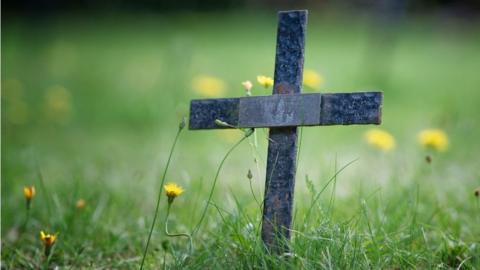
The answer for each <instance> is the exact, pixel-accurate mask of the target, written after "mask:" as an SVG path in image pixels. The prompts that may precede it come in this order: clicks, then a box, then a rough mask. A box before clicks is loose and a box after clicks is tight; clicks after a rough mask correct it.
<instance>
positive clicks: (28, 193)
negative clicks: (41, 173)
mask: <svg viewBox="0 0 480 270" xmlns="http://www.w3.org/2000/svg"><path fill="white" fill-rule="evenodd" d="M23 195H25V198H26V199H27V200H31V199H32V198H33V197H34V196H35V187H34V186H27V187H24V188H23Z"/></svg>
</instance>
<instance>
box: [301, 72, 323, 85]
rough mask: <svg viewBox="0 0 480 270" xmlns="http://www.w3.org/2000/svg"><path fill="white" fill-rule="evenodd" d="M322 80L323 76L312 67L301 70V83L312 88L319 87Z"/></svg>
mask: <svg viewBox="0 0 480 270" xmlns="http://www.w3.org/2000/svg"><path fill="white" fill-rule="evenodd" d="M324 82H325V79H324V78H323V76H322V75H321V74H319V73H317V72H315V71H314V70H312V69H305V71H304V72H303V84H304V85H306V86H308V87H310V88H312V89H319V88H320V87H322V85H323V83H324Z"/></svg>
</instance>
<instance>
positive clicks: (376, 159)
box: [1, 8, 480, 257]
mask: <svg viewBox="0 0 480 270" xmlns="http://www.w3.org/2000/svg"><path fill="white" fill-rule="evenodd" d="M275 12H276V8H263V9H245V10H242V9H241V10H233V9H228V10H220V11H218V10H216V11H215V10H211V11H207V12H198V11H181V10H180V11H178V10H177V11H174V12H168V13H161V12H160V13H154V12H130V13H126V12H118V11H116V12H93V13H82V12H78V13H77V12H65V13H63V12H58V13H55V14H50V13H47V14H46V15H44V16H38V17H37V16H30V15H28V16H27V15H25V14H23V13H15V12H13V13H12V14H8V15H9V16H7V18H6V19H5V20H2V22H3V26H2V72H1V75H2V83H1V87H2V191H1V195H2V221H1V222H2V237H3V238H5V237H7V238H8V235H9V233H11V230H12V228H15V226H18V224H20V223H21V222H22V220H23V214H19V213H22V212H23V207H24V201H23V198H22V187H23V186H24V185H30V184H34V185H36V186H37V190H38V189H40V188H39V185H40V184H39V182H38V181H39V175H38V174H39V172H40V173H41V174H42V176H43V178H44V181H45V186H46V189H44V190H39V192H38V193H39V194H38V198H36V201H35V202H34V204H38V205H39V208H40V209H38V208H37V209H35V210H34V211H38V215H37V217H36V218H35V222H34V225H33V226H34V227H35V228H38V229H41V228H45V227H49V228H56V230H60V231H62V230H66V228H69V227H68V226H67V225H65V224H64V219H62V217H64V216H65V215H67V214H68V211H69V210H68V205H69V204H67V203H66V202H74V201H76V200H77V199H78V198H84V199H86V201H87V206H88V207H90V211H91V214H92V216H90V218H91V220H92V221H95V222H97V221H99V220H100V221H101V222H98V224H96V225H93V228H92V232H91V233H92V235H95V234H96V232H98V231H97V229H96V228H97V227H95V226H100V227H103V226H104V227H108V228H109V229H111V230H112V231H113V234H115V233H119V232H124V231H127V230H128V231H129V233H131V234H133V236H132V237H133V238H134V239H136V241H137V242H136V244H137V246H135V248H134V252H133V251H132V252H133V253H136V252H137V251H138V250H141V247H142V243H143V239H144V237H145V231H146V227H148V226H147V225H148V224H150V223H149V222H150V221H151V214H152V211H153V209H154V208H153V207H154V203H155V196H156V194H157V190H158V188H159V187H158V185H159V174H160V172H161V171H162V169H163V167H164V164H165V161H166V158H167V154H168V150H169V147H170V144H171V142H172V140H173V137H174V135H175V132H176V130H177V126H178V123H179V122H180V120H181V119H182V117H184V116H188V110H189V101H190V100H191V99H193V98H203V97H204V96H203V95H202V94H201V93H199V92H198V91H195V89H194V88H195V86H192V82H193V81H194V80H195V78H198V77H202V76H209V77H215V78H217V79H219V80H221V81H222V82H223V84H224V87H223V89H224V91H222V92H221V93H220V95H219V96H218V97H234V96H243V95H244V94H245V93H244V90H243V88H242V86H241V84H240V83H241V82H242V81H245V80H251V81H252V82H253V83H254V88H253V90H252V92H253V95H268V94H270V91H271V89H267V90H266V89H264V88H263V87H261V86H259V85H258V84H257V83H256V81H255V80H256V79H255V78H256V76H257V75H260V74H264V75H269V76H273V69H274V60H275V59H274V56H275V42H276V23H277V21H276V13H275ZM374 17H375V16H373V15H372V13H368V12H358V13H357V12H355V10H352V9H336V8H335V9H328V10H324V9H319V8H317V9H315V8H314V9H311V10H310V13H309V23H308V28H307V29H308V30H307V43H306V58H305V68H308V69H310V70H314V71H316V72H317V73H319V74H321V76H322V77H323V78H324V83H323V84H322V86H321V87H319V88H318V89H311V88H308V87H306V89H305V90H304V91H319V92H350V91H362V90H382V91H384V107H383V123H382V126H381V128H383V129H385V130H387V131H389V132H391V133H392V134H393V135H394V136H395V138H396V141H397V148H396V149H395V151H393V152H391V153H381V152H378V151H376V150H373V149H370V148H369V147H368V146H367V145H366V143H365V142H364V138H363V133H364V132H365V131H366V130H368V129H369V128H370V127H367V126H349V127H316V128H304V129H303V130H302V143H301V145H302V147H301V149H300V162H299V169H298V173H297V187H298V188H297V191H296V196H297V198H298V200H296V202H298V203H297V204H298V207H301V206H302V202H303V201H305V200H306V198H305V197H304V195H305V183H304V181H303V179H304V178H305V177H306V175H308V176H309V177H310V178H311V179H319V180H318V181H323V180H325V179H327V178H329V177H330V176H331V175H332V174H333V173H334V170H335V168H334V164H335V160H337V161H338V164H340V165H341V164H345V163H347V162H349V161H351V160H353V159H356V158H358V159H359V160H358V161H357V162H356V163H355V164H354V165H352V166H351V167H349V168H348V169H347V170H346V172H345V174H344V176H343V177H342V179H341V182H339V184H338V187H337V191H336V192H337V196H338V197H339V198H340V199H339V200H340V205H341V204H342V203H341V201H342V198H344V199H345V200H344V205H343V207H342V206H339V207H338V208H339V212H342V213H343V212H344V213H347V214H345V216H347V215H348V214H349V213H350V214H351V213H354V212H355V211H356V210H355V209H353V208H350V207H349V204H350V202H351V201H350V200H349V199H348V198H352V197H356V196H357V195H358V194H360V193H362V192H364V193H365V194H370V193H372V192H374V191H375V190H376V189H377V188H387V190H388V187H389V186H392V185H395V186H402V185H408V184H409V183H411V181H413V180H414V179H415V175H416V172H417V170H418V167H421V166H425V164H426V163H425V162H424V156H425V154H426V153H425V152H424V151H423V150H422V149H421V148H420V147H419V146H418V144H417V141H416V136H417V133H418V132H419V131H420V130H422V129H425V128H431V127H433V128H440V129H443V130H445V132H446V133H447V134H448V135H449V138H450V147H449V150H448V151H447V152H445V153H442V154H439V155H435V156H434V162H433V164H432V168H433V169H432V170H433V171H434V172H433V173H432V174H431V175H429V177H428V178H429V180H428V182H426V184H425V185H424V186H423V190H422V191H423V192H426V193H428V192H429V189H431V192H432V193H434V195H433V196H434V197H437V205H436V206H432V205H426V206H425V207H426V208H427V209H428V208H429V207H430V208H432V209H433V208H436V207H440V206H443V205H447V206H448V205H449V202H448V201H444V200H446V199H445V198H447V197H448V198H451V197H454V198H456V199H455V204H454V205H455V206H454V209H453V210H454V212H455V213H457V215H460V216H462V214H458V212H462V208H463V207H465V209H467V208H468V209H470V207H473V206H471V203H472V200H473V199H472V197H473V196H472V194H473V193H472V192H473V189H474V188H475V187H476V186H478V185H480V183H479V178H480V173H479V171H478V168H479V166H480V160H479V159H478V154H480V145H479V144H478V138H479V137H480V126H479V120H480V119H479V115H480V107H479V102H480V91H478V90H479V88H480V76H479V74H480V73H479V70H480V22H479V21H478V19H476V17H473V18H469V19H468V20H466V19H462V18H459V17H455V16H450V15H445V14H443V13H434V12H431V13H426V14H425V13H423V14H418V13H408V14H406V15H405V16H404V17H402V18H401V19H398V20H394V21H393V22H392V21H389V20H386V21H384V20H383V19H379V20H377V19H376V18H374ZM390 23H392V25H389V24H390ZM267 134H268V132H267V131H266V130H258V131H257V135H258V143H259V147H258V149H257V150H256V151H255V152H256V153H258V160H259V168H258V170H257V169H256V165H255V163H254V156H255V154H252V148H251V147H250V146H249V145H248V144H243V145H242V146H241V147H240V148H239V149H238V151H236V152H234V154H233V155H232V156H231V158H230V159H229V160H228V162H227V164H226V166H225V168H224V170H223V171H222V174H221V179H220V184H219V187H218V189H217V191H216V195H215V196H216V198H217V200H218V203H219V202H221V203H222V204H223V206H224V207H226V208H229V207H232V206H233V205H235V200H234V199H233V198H232V195H231V194H232V193H233V194H235V195H238V196H239V197H240V198H242V199H241V202H242V203H244V204H245V207H246V208H248V207H254V201H253V200H251V197H250V196H249V187H248V185H247V184H246V183H247V182H246V181H247V180H246V178H245V175H246V173H247V171H248V169H252V170H253V172H254V175H255V182H254V186H255V189H256V191H257V192H258V194H259V195H261V194H263V185H264V182H263V181H264V175H262V173H264V164H265V155H266V147H267ZM240 135H241V133H240V132H238V131H227V132H225V131H195V132H193V131H186V132H184V134H182V137H181V139H180V142H179V145H178V148H177V149H176V152H175V154H174V158H173V161H172V167H171V169H170V171H169V173H168V175H167V181H174V182H177V183H180V184H181V185H182V186H184V187H185V189H186V190H187V191H186V193H185V197H186V198H185V199H183V200H182V199H179V200H178V205H179V207H185V208H186V209H187V210H188V209H189V207H191V206H193V205H196V204H200V203H201V202H203V200H205V199H206V191H207V190H208V188H209V185H210V183H211V179H212V178H213V176H214V173H215V169H216V167H217V166H218V163H219V162H220V160H221V158H222V156H223V155H224V153H225V152H226V151H227V150H228V148H229V146H231V145H232V144H233V143H234V142H235V140H236V139H237V138H239V137H240ZM320 179H322V180H320ZM315 181H317V180H315ZM418 181H419V183H420V185H422V179H419V180H418ZM45 192H47V193H48V194H49V195H51V198H52V199H51V201H52V203H53V205H56V207H57V208H56V209H60V210H59V211H60V212H59V213H57V214H55V215H58V220H56V217H48V216H47V214H46V213H47V212H48V213H51V212H49V211H50V210H48V211H47V209H46V208H47V205H46V202H45V201H46V199H45V198H46V197H45V196H46V195H45ZM358 196H360V195H358ZM187 198H188V199H187ZM189 203H191V204H189ZM49 207H51V206H49ZM62 209H63V210H62ZM187 210H185V212H184V213H179V214H178V215H179V216H180V215H182V216H183V217H179V220H183V221H184V222H183V224H185V225H184V226H186V227H189V226H191V225H189V223H188V222H187V221H188V220H189V218H191V216H192V215H193V216H194V217H196V218H198V216H199V213H197V211H194V210H191V211H187ZM192 212H193V213H192ZM472 213H475V212H474V211H473V212H468V214H466V216H465V217H464V218H465V219H462V218H460V220H456V222H457V223H455V224H457V225H456V226H457V227H455V228H453V229H452V230H453V231H454V233H455V234H456V235H457V236H459V237H461V236H462V233H466V235H467V236H468V237H472V236H473V235H475V230H476V232H478V228H477V229H474V220H475V219H473V217H471V214H472ZM477 214H478V213H477ZM468 217H471V218H472V219H469V218H468ZM216 218H218V216H215V215H213V216H212V219H213V220H212V221H211V222H213V221H214V220H215V219H216ZM59 220H60V221H59ZM462 220H463V221H462ZM450 221H451V220H450V219H446V220H444V223H443V224H444V225H445V226H447V224H448V223H449V222H450ZM179 223H182V222H180V221H179ZM465 227H466V229H465ZM135 228H136V229H135ZM139 228H140V229H139ZM135 230H137V231H135ZM119 234H121V233H119ZM463 236H465V235H463ZM35 237H36V236H35ZM468 237H467V238H468ZM120 238H121V237H120ZM97 240H98V239H97ZM470 240H472V239H471V238H470ZM72 241H73V240H72ZM78 241H80V240H78ZM474 241H478V234H477V240H474ZM3 243H4V241H3V240H2V245H3ZM70 243H72V242H70ZM72 245H74V244H72ZM2 257H3V255H2Z"/></svg>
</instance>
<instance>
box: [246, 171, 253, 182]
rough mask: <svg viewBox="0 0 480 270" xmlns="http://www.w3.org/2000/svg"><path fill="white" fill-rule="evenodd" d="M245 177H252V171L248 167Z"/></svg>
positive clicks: (249, 178) (250, 178)
mask: <svg viewBox="0 0 480 270" xmlns="http://www.w3.org/2000/svg"><path fill="white" fill-rule="evenodd" d="M247 178H248V180H252V178H253V174H252V171H251V170H250V169H249V170H248V173H247Z"/></svg>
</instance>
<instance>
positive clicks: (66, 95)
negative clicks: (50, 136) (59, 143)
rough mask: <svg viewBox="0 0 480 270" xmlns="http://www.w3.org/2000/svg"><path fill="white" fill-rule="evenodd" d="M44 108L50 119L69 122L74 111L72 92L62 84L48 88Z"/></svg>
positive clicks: (62, 122)
mask: <svg viewBox="0 0 480 270" xmlns="http://www.w3.org/2000/svg"><path fill="white" fill-rule="evenodd" d="M44 110H45V115H46V117H47V118H48V119H49V120H51V121H54V122H57V123H60V124H65V123H67V122H68V121H69V120H70V117H71V113H72V104H71V95H70V92H69V91H68V90H67V89H66V88H65V87H63V86H61V85H55V86H52V87H50V88H48V89H47V92H46V93H45V105H44Z"/></svg>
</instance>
